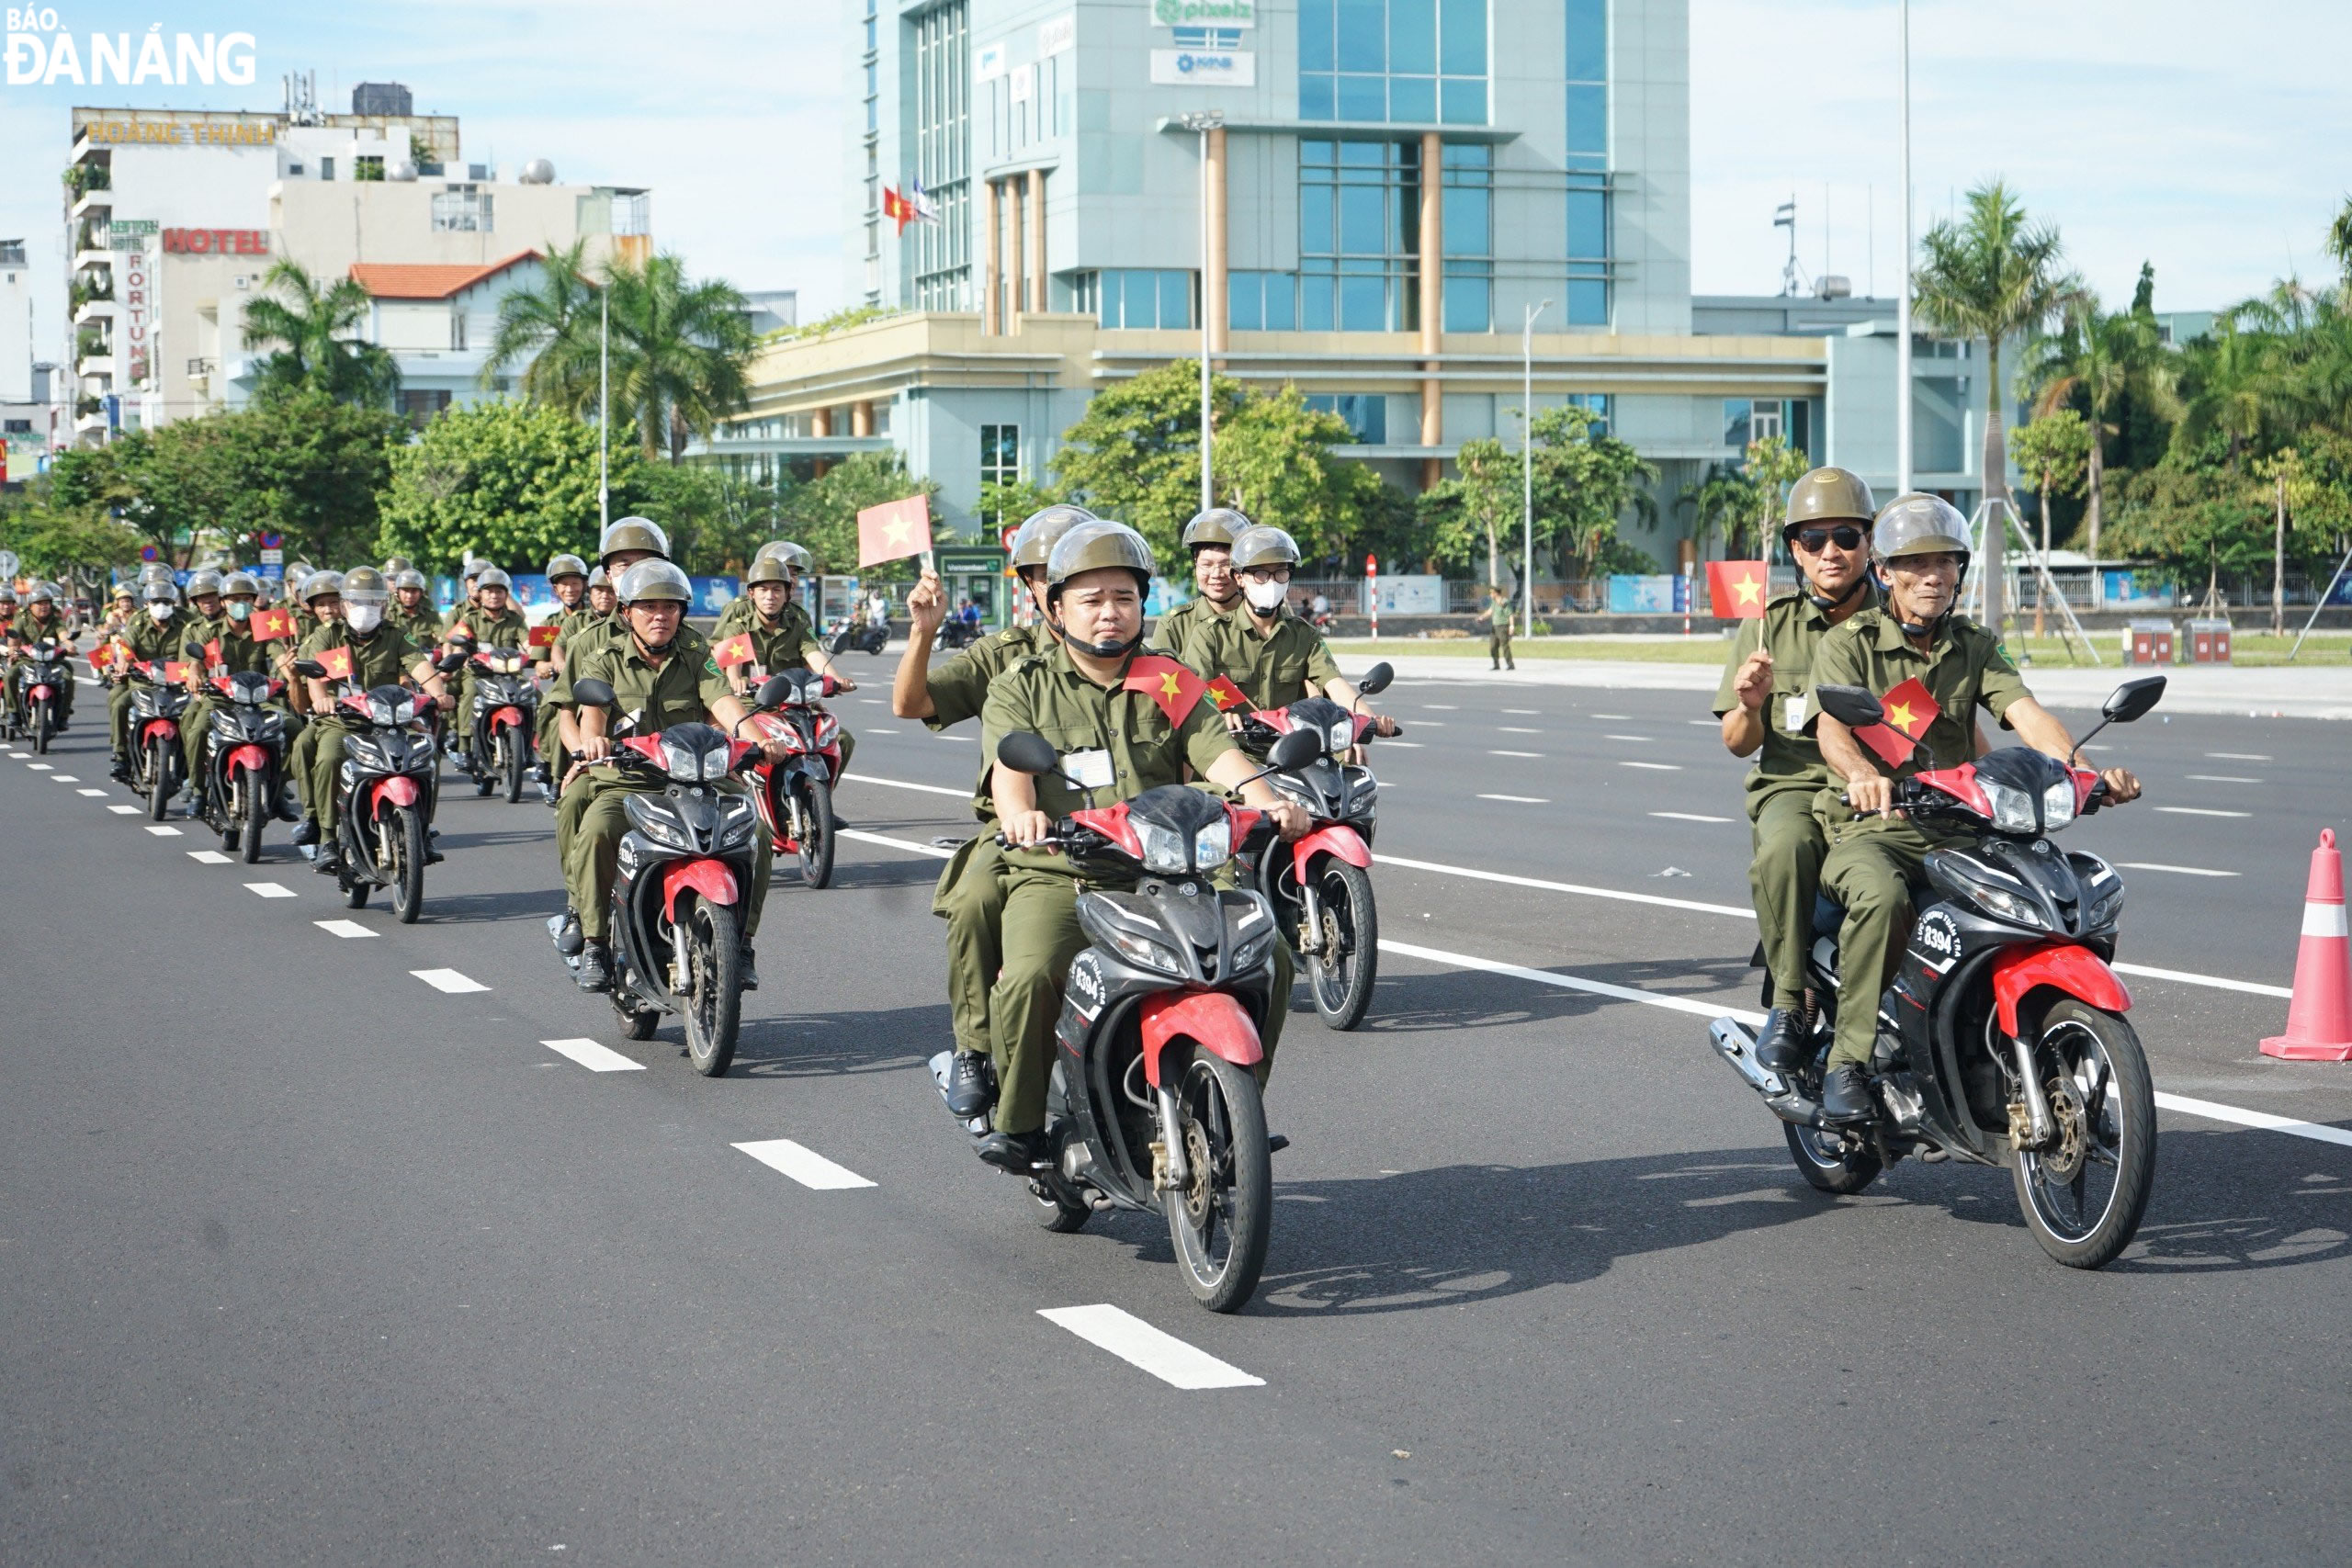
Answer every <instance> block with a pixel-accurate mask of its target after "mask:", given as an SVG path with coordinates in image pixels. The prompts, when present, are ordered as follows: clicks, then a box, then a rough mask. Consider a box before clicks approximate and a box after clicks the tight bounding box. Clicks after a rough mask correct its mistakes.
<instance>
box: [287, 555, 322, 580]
mask: <svg viewBox="0 0 2352 1568" xmlns="http://www.w3.org/2000/svg"><path fill="white" fill-rule="evenodd" d="M316 570H319V569H318V568H317V567H314V566H312V565H311V563H310V562H309V561H306V560H298V561H296V562H294V563H293V564H292V565H290V566H288V568H287V569H286V581H288V582H305V581H309V580H310V577H311V573H312V572H314V571H316Z"/></svg>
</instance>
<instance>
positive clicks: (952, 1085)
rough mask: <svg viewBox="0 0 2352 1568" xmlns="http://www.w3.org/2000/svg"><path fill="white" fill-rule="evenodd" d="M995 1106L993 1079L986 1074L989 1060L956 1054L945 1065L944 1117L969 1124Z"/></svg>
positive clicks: (970, 1053) (969, 1053) (968, 1053)
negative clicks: (945, 1096)
mask: <svg viewBox="0 0 2352 1568" xmlns="http://www.w3.org/2000/svg"><path fill="white" fill-rule="evenodd" d="M995 1103H996V1079H995V1075H993V1074H992V1073H990V1072H989V1059H988V1058H987V1057H986V1056H984V1055H981V1054H980V1053H979V1052H978V1051H958V1052H956V1055H955V1056H954V1058H953V1059H952V1060H950V1061H949V1062H948V1064H947V1113H948V1114H949V1115H951V1116H953V1117H955V1118H956V1121H958V1122H969V1121H970V1120H971V1119H972V1118H973V1117H975V1116H980V1115H985V1114H986V1113H987V1111H988V1108H989V1106H991V1105H994V1104H995ZM982 1157H983V1158H985V1157H986V1156H982Z"/></svg>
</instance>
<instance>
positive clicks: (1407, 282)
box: [1298, 141, 1421, 333]
mask: <svg viewBox="0 0 2352 1568" xmlns="http://www.w3.org/2000/svg"><path fill="white" fill-rule="evenodd" d="M1298 165H1299V167H1298V253H1299V254H1298V271H1299V278H1298V324H1299V325H1300V326H1301V327H1302V328H1304V329H1306V331H1308V332H1314V333H1328V332H1347V333H1393V332H1408V331H1410V330H1411V329H1412V328H1413V327H1414V326H1416V325H1417V324H1418V310H1419V303H1418V301H1417V299H1416V298H1415V295H1414V277H1415V276H1416V273H1417V269H1418V265H1419V245H1420V183H1421V149H1420V144H1419V142H1414V141H1301V142H1300V143H1299V144H1298Z"/></svg>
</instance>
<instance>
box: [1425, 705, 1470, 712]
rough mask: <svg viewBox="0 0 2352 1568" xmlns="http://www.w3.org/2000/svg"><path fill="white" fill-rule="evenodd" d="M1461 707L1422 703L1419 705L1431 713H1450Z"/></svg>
mask: <svg viewBox="0 0 2352 1568" xmlns="http://www.w3.org/2000/svg"><path fill="white" fill-rule="evenodd" d="M1421 706H1423V707H1425V708H1427V709H1428V710H1429V711H1430V712H1431V713H1452V712H1453V711H1454V710H1455V709H1457V708H1459V707H1460V706H1461V704H1460V703H1423V704H1422V705H1421Z"/></svg>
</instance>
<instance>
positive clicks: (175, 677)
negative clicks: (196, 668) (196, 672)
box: [164, 659, 190, 686]
mask: <svg viewBox="0 0 2352 1568" xmlns="http://www.w3.org/2000/svg"><path fill="white" fill-rule="evenodd" d="M189 673H190V671H189V668H188V666H187V662H186V661H185V660H177V659H166V660H164V680H165V681H166V682H169V683H171V684H172V685H175V686H177V685H180V684H182V683H183V682H186V681H187V678H188V675H189Z"/></svg>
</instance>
